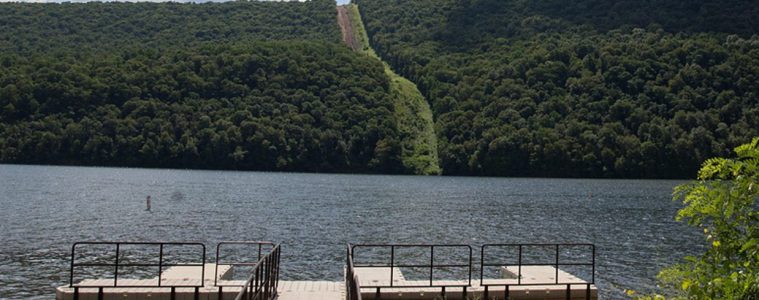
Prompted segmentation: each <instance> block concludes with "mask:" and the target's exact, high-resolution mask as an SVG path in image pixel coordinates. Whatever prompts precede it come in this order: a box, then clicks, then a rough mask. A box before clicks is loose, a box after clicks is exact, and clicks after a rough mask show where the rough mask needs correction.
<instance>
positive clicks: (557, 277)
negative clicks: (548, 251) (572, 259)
mask: <svg viewBox="0 0 759 300" xmlns="http://www.w3.org/2000/svg"><path fill="white" fill-rule="evenodd" d="M554 271H556V275H554V276H555V277H554V279H556V284H559V245H558V244H557V245H556V270H554Z"/></svg>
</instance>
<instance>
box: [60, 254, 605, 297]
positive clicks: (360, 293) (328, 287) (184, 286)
mask: <svg viewBox="0 0 759 300" xmlns="http://www.w3.org/2000/svg"><path fill="white" fill-rule="evenodd" d="M227 243H229V242H227ZM233 243H234V244H238V245H239V244H242V245H246V244H245V243H251V245H254V247H258V257H257V259H258V260H257V261H256V262H255V263H218V264H216V263H204V264H199V263H195V264H187V265H182V264H171V265H169V264H164V247H168V246H169V245H170V244H162V243H148V244H144V245H160V259H159V260H158V264H147V263H134V262H131V263H123V262H121V263H120V262H119V261H118V257H119V255H118V251H119V246H117V247H116V253H117V255H116V256H115V257H116V261H115V263H92V262H85V263H77V262H75V260H74V259H75V258H77V257H81V256H82V255H77V254H76V244H75V246H74V247H73V249H72V264H71V266H72V268H71V275H72V279H71V281H70V284H69V285H66V286H62V287H59V288H57V289H56V299H57V300H117V299H118V300H148V299H150V300H232V299H236V300H242V299H257V300H262V299H266V300H273V299H281V300H363V299H387V300H432V299H447V300H465V299H482V300H485V299H487V300H505V299H510V300H514V299H548V300H553V299H556V300H559V299H567V300H575V299H578V300H579V299H588V300H595V299H597V298H598V291H597V288H596V286H595V282H594V279H591V280H584V279H582V278H580V277H578V276H575V275H573V274H570V273H568V272H566V271H564V270H562V269H561V268H560V267H559V266H561V265H568V266H578V265H579V266H585V265H589V264H586V263H576V262H574V263H561V262H560V260H559V252H560V250H562V251H563V249H562V248H561V247H563V246H566V245H537V246H536V245H516V247H517V249H518V250H519V251H518V253H519V257H518V258H519V259H518V262H519V263H520V264H516V265H509V264H504V265H500V266H498V268H499V272H498V273H499V274H500V275H499V276H496V277H497V278H486V276H484V275H483V274H484V273H482V272H481V273H480V276H479V278H476V279H473V278H472V277H473V272H472V270H473V269H472V267H473V263H472V257H471V253H472V248H471V247H470V246H466V245H465V246H461V245H458V246H451V245H354V246H350V245H349V247H348V249H349V250H348V254H347V257H346V264H345V266H344V271H345V274H344V275H345V280H344V281H284V280H282V281H281V280H279V251H280V250H279V249H280V246H279V245H273V244H271V243H265V244H264V243H259V242H233ZM86 244H97V243H86ZM105 244H106V245H122V244H128V245H143V244H141V243H114V242H111V243H105ZM177 244H178V243H173V245H177ZM194 245H197V244H194ZM262 245H265V246H262ZM490 246H491V247H492V246H497V247H501V246H503V247H514V246H515V245H490ZM570 246H575V245H570ZM582 246H587V245H582ZM219 247H220V246H217V257H216V262H219V261H220V259H219V251H220V250H219ZM266 247H270V248H266ZM356 247H358V249H361V250H363V248H366V249H371V250H372V251H374V252H375V254H376V251H377V249H389V250H390V253H391V254H390V259H389V260H388V261H387V262H386V263H374V264H363V265H362V264H354V262H353V259H354V258H353V253H354V251H356V249H357V248H356ZM436 247H437V248H436ZM445 247H449V248H453V247H462V248H461V249H463V250H465V251H466V250H468V252H469V257H465V258H464V263H460V264H458V263H453V262H447V263H446V264H442V263H437V264H436V263H435V258H436V256H435V253H436V252H435V250H436V249H438V250H437V251H441V250H440V249H441V248H445ZM485 247H486V246H483V250H482V257H481V263H480V268H486V267H493V266H496V265H498V264H489V263H487V260H486V259H485V256H486V254H485V253H486V251H485ZM527 247H549V248H551V249H555V252H556V253H557V254H556V258H555V259H554V260H553V261H554V263H553V264H552V265H551V264H543V265H541V264H534V263H533V264H528V263H524V264H523V263H522V255H523V251H526V250H525V249H526V248H527ZM591 247H592V246H591ZM265 248H266V249H265ZM408 248H411V249H415V250H419V249H422V250H424V251H426V249H429V251H430V252H429V264H423V265H418V264H417V265H404V264H401V263H399V262H398V261H396V260H397V258H396V257H395V253H397V252H398V251H400V250H399V249H408ZM122 249H123V248H122ZM202 249H203V250H202V251H203V259H204V260H205V246H203V248H202ZM254 249H255V248H254ZM592 249H593V260H592V270H593V271H592V272H595V271H594V270H595V257H594V256H595V248H592ZM437 253H439V252H437ZM438 255H440V254H438ZM441 256H442V255H441ZM438 259H443V260H444V258H438ZM445 259H449V258H445ZM381 261H384V260H381ZM445 261H450V260H445ZM103 266H105V267H107V268H110V267H113V268H115V272H114V273H113V275H114V276H113V278H87V279H82V280H80V281H78V282H74V280H73V278H74V269H75V267H103ZM130 266H149V267H153V266H158V268H159V270H161V272H160V273H159V274H158V276H155V277H152V278H141V279H133V278H128V277H127V274H123V273H122V274H120V273H119V269H120V268H121V269H124V268H125V267H130ZM164 266H166V267H164ZM237 266H245V267H248V268H252V271H249V272H250V273H245V274H249V276H248V280H234V279H233V278H234V276H233V275H234V274H233V273H234V268H235V267H237ZM404 267H406V268H408V267H413V268H425V270H426V268H429V278H426V279H424V278H422V279H419V275H418V274H416V275H417V276H415V277H416V278H414V279H410V278H409V276H407V274H404V273H403V272H402V270H403V269H404ZM446 267H447V268H463V269H465V270H466V271H468V278H459V279H454V280H438V279H433V275H432V274H433V271H434V270H436V268H446ZM465 273H466V272H465ZM245 274H243V275H245ZM412 277H414V276H412ZM454 277H455V276H454ZM77 278H78V277H77ZM435 278H437V277H435ZM592 278H595V276H592Z"/></svg>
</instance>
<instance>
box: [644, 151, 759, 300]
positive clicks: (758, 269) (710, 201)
mask: <svg viewBox="0 0 759 300" xmlns="http://www.w3.org/2000/svg"><path fill="white" fill-rule="evenodd" d="M735 152H736V153H737V155H738V157H737V158H735V159H727V158H713V159H709V160H707V161H706V162H704V164H703V166H702V167H701V170H700V171H699V174H698V181H695V182H692V183H689V184H684V185H680V186H678V187H676V188H675V192H674V198H675V200H678V201H682V202H683V203H684V204H685V207H684V208H683V209H681V210H680V211H679V212H678V214H677V220H678V221H687V222H688V224H689V225H690V226H693V227H698V228H701V229H703V232H704V236H705V238H706V241H707V242H708V243H709V247H708V248H707V250H706V252H705V253H703V254H702V255H701V256H700V257H694V256H691V257H687V258H686V259H685V260H686V262H684V263H681V264H678V265H675V266H672V267H669V268H666V269H664V270H662V271H661V272H660V273H659V280H660V281H661V282H662V283H663V284H664V285H665V287H666V288H668V289H669V290H671V291H673V292H674V295H673V298H675V299H759V211H758V210H757V208H758V206H757V204H759V203H757V200H759V138H755V139H754V140H753V141H752V142H751V143H749V144H745V145H742V146H739V147H737V148H736V149H735ZM656 297H659V298H660V297H661V296H655V297H654V298H656ZM648 298H651V297H648Z"/></svg>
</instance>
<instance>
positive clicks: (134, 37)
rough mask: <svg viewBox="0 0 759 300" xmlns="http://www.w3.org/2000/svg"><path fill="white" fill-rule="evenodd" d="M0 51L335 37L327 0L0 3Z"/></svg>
mask: <svg viewBox="0 0 759 300" xmlns="http://www.w3.org/2000/svg"><path fill="white" fill-rule="evenodd" d="M0 29H2V30H0V52H3V53H7V52H12V53H17V54H20V55H28V54H30V53H34V52H46V53H51V52H52V53H63V54H70V55H90V54H91V53H93V52H107V51H118V50H120V49H122V48H124V47H139V48H146V49H175V48H182V47H188V46H192V45H197V44H204V43H223V42H256V41H261V40H314V41H317V40H318V41H323V42H334V43H337V42H339V41H340V29H339V27H338V25H337V24H336V23H335V3H334V1H328V0H314V1H308V2H302V3H299V2H260V1H250V2H248V1H245V2H242V1H241V2H226V3H205V4H192V3H145V2H137V3H119V2H107V3H100V2H92V3H63V4H54V3H2V4H0Z"/></svg>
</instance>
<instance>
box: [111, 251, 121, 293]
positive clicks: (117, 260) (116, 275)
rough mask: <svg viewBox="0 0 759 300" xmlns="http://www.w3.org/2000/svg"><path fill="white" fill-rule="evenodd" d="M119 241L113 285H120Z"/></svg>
mask: <svg viewBox="0 0 759 300" xmlns="http://www.w3.org/2000/svg"><path fill="white" fill-rule="evenodd" d="M119 246H120V244H119V243H116V264H115V267H116V268H115V270H114V272H113V286H114V287H116V286H118V285H119Z"/></svg>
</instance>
